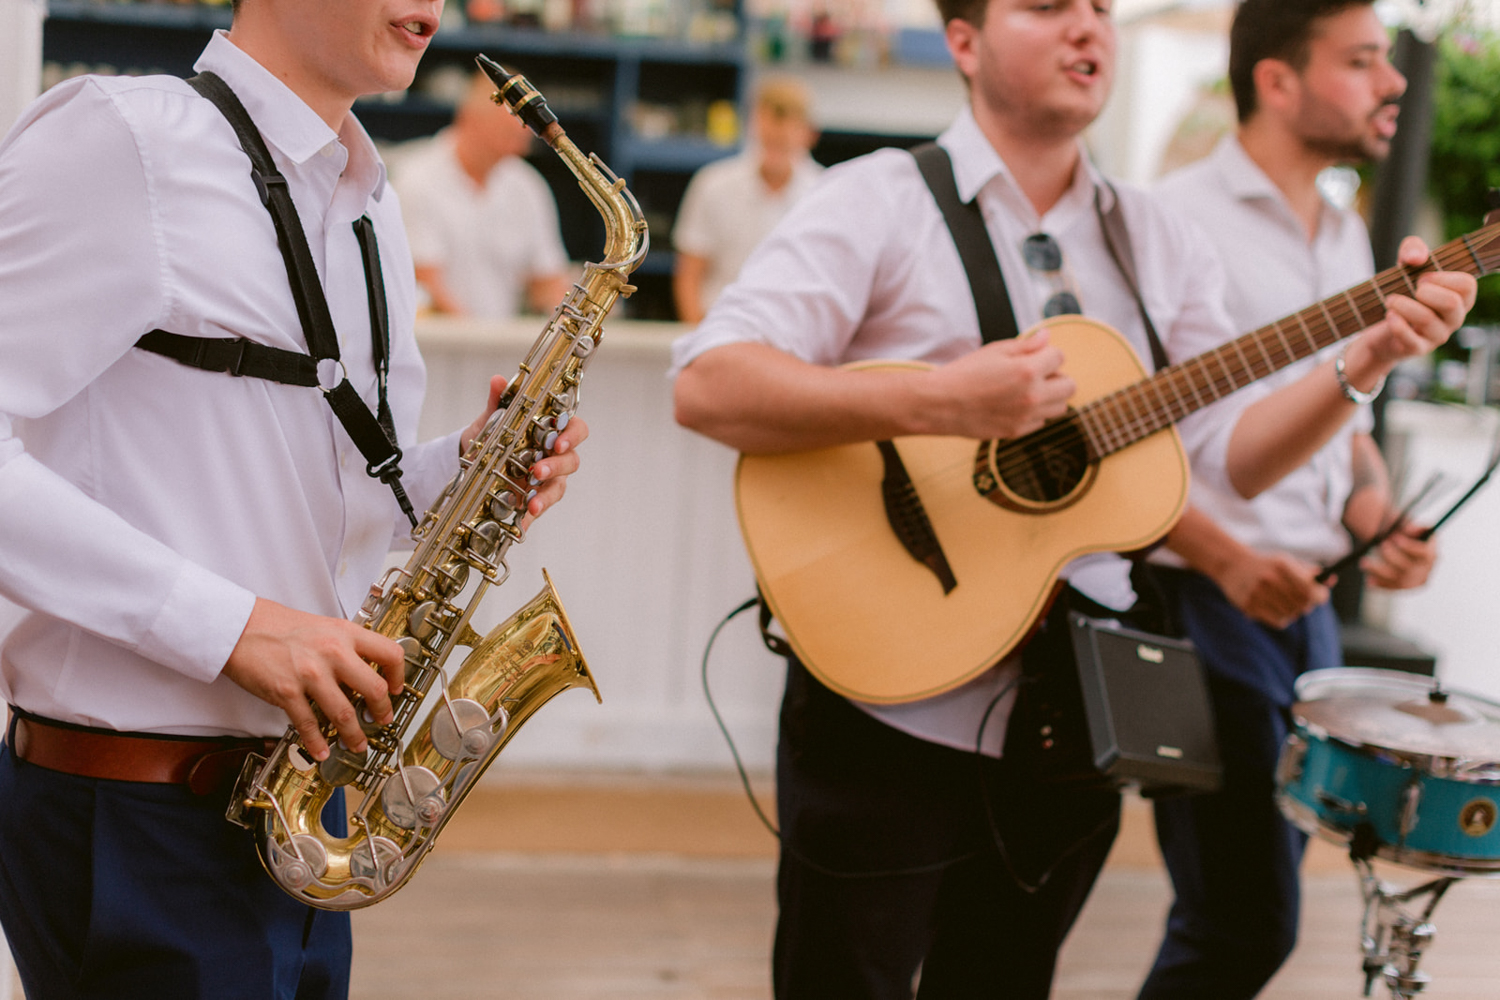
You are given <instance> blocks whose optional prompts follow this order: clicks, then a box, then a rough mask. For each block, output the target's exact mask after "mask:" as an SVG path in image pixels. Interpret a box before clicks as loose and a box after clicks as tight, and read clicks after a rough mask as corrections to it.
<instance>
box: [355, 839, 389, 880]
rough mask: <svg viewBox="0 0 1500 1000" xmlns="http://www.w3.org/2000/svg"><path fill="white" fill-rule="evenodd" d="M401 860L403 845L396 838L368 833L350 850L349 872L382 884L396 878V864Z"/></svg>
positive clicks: (358, 877)
mask: <svg viewBox="0 0 1500 1000" xmlns="http://www.w3.org/2000/svg"><path fill="white" fill-rule="evenodd" d="M400 860H401V847H400V845H398V844H397V843H396V842H395V841H394V840H391V839H390V838H389V837H374V836H370V835H369V834H366V835H365V838H364V839H363V840H361V841H359V842H358V843H356V844H355V845H354V847H353V848H352V849H351V850H350V852H349V874H350V875H351V876H352V877H354V878H357V879H366V880H369V881H371V882H374V883H375V884H376V885H377V886H381V885H384V884H385V883H387V882H389V881H391V880H393V879H394V877H395V871H394V864H395V862H398V861H400Z"/></svg>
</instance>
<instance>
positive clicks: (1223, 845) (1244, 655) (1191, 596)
mask: <svg viewBox="0 0 1500 1000" xmlns="http://www.w3.org/2000/svg"><path fill="white" fill-rule="evenodd" d="M1163 577H1164V582H1165V584H1166V588H1165V589H1166V590H1167V591H1168V594H1169V597H1171V598H1173V599H1174V606H1175V608H1176V609H1177V611H1178V613H1179V614H1180V616H1181V622H1182V625H1183V626H1184V628H1185V630H1186V632H1187V634H1188V636H1189V638H1191V639H1192V640H1193V642H1194V643H1195V644H1196V645H1197V647H1198V652H1199V655H1200V656H1201V657H1202V659H1203V664H1204V667H1205V669H1206V674H1207V679H1208V690H1209V696H1210V700H1211V702H1212V704H1213V710H1214V718H1215V724H1216V727H1217V731H1218V736H1219V751H1220V754H1221V755H1222V757H1223V762H1224V783H1223V787H1222V788H1221V789H1220V790H1219V791H1217V792H1213V793H1210V794H1206V795H1192V796H1186V797H1182V798H1173V799H1165V800H1162V801H1159V802H1157V803H1156V837H1157V842H1158V843H1159V844H1160V845H1161V852H1162V857H1163V858H1164V859H1165V861H1166V865H1167V871H1168V873H1169V874H1170V875H1171V878H1172V887H1173V889H1174V890H1175V892H1176V899H1175V901H1174V902H1173V904H1172V909H1171V911H1170V913H1169V914H1168V916H1167V929H1166V937H1165V939H1164V940H1163V941H1162V945H1161V949H1160V951H1159V952H1158V953H1157V956H1156V964H1155V966H1154V967H1153V968H1152V970H1151V973H1150V975H1149V976H1148V977H1147V979H1146V982H1145V984H1144V985H1143V986H1142V988H1141V992H1140V997H1141V1000H1169V998H1184V1000H1186V998H1193V1000H1202V998H1206V997H1212V998H1213V1000H1237V998H1249V997H1253V996H1255V995H1256V994H1257V993H1259V992H1260V990H1261V988H1262V987H1264V986H1265V984H1266V983H1267V982H1268V981H1269V980H1270V979H1271V977H1272V976H1273V975H1275V974H1276V970H1277V969H1279V968H1281V965H1282V963H1283V962H1285V961H1286V959H1287V956H1289V955H1290V954H1291V952H1292V948H1293V947H1294V946H1295V944H1296V942H1297V913H1298V907H1299V904H1300V891H1299V885H1298V876H1297V869H1298V868H1299V866H1300V865H1301V862H1302V851H1303V848H1304V846H1305V845H1306V843H1307V838H1306V837H1305V836H1304V835H1303V834H1302V833H1301V832H1300V831H1299V830H1297V829H1296V827H1294V826H1292V825H1291V824H1290V823H1288V822H1287V821H1286V820H1285V819H1284V818H1283V817H1282V815H1281V812H1280V810H1279V809H1278V808H1277V806H1276V761H1277V759H1278V757H1279V756H1280V752H1281V745H1282V743H1283V741H1284V740H1285V739H1286V736H1287V732H1288V727H1289V724H1290V713H1289V709H1290V708H1291V705H1292V702H1293V701H1294V700H1295V691H1294V689H1295V684H1296V680H1297V678H1298V677H1299V676H1301V675H1302V674H1303V673H1305V672H1306V671H1309V670H1317V669H1322V668H1324V667H1334V666H1338V665H1339V664H1340V663H1341V662H1342V653H1341V647H1340V644H1339V631H1338V620H1337V618H1336V617H1335V615H1334V613H1333V609H1332V607H1331V606H1330V605H1327V604H1325V605H1323V606H1322V607H1319V608H1316V609H1315V610H1313V611H1312V612H1311V613H1310V614H1308V615H1307V616H1305V617H1303V618H1301V619H1299V620H1298V621H1296V622H1293V623H1292V625H1291V626H1290V627H1288V628H1286V629H1273V628H1269V627H1267V626H1265V625H1260V624H1258V623H1256V622H1253V621H1251V620H1250V619H1248V618H1246V617H1245V616H1244V615H1243V614H1242V613H1241V612H1240V611H1239V610H1238V609H1237V608H1235V607H1234V606H1233V605H1232V604H1231V603H1230V602H1229V600H1228V598H1226V597H1225V596H1224V594H1223V592H1221V591H1220V590H1219V589H1218V587H1216V586H1215V585H1214V584H1213V583H1212V582H1210V581H1209V580H1208V579H1207V578H1206V577H1203V576H1200V575H1199V574H1196V573H1169V574H1163Z"/></svg>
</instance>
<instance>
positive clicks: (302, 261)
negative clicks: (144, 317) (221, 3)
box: [136, 72, 417, 528]
mask: <svg viewBox="0 0 1500 1000" xmlns="http://www.w3.org/2000/svg"><path fill="white" fill-rule="evenodd" d="M187 82H188V84H189V85H190V86H191V87H192V88H193V89H194V90H196V91H198V93H200V94H202V95H203V96H204V97H205V98H207V99H208V100H210V101H212V102H213V104H214V106H215V107H217V108H218V109H219V111H220V112H221V113H222V114H223V115H224V118H225V119H226V120H227V121H228V122H229V125H230V127H231V128H233V129H234V134H235V136H236V137H238V139H239V141H240V148H241V149H243V150H244V151H245V155H246V156H248V157H249V158H250V179H251V180H252V181H254V182H255V190H256V192H257V193H258V194H259V195H260V200H261V204H263V205H265V206H266V210H267V211H268V212H270V213H271V220H272V222H273V223H274V225H275V227H276V244H277V246H278V247H279V248H280V250H281V258H282V261H283V262H284V263H285V265H286V273H287V280H288V282H289V283H290V284H291V289H292V299H293V301H294V302H295V303H296V305H297V317H298V319H299V320H300V321H301V323H302V331H303V336H304V337H306V339H307V347H308V351H309V353H308V354H299V353H298V352H296V351H286V350H282V349H281V348H277V347H270V346H268V345H265V344H258V343H255V342H254V341H250V340H246V339H244V338H239V337H236V338H214V337H188V336H183V335H181V334H176V333H170V332H168V331H165V330H152V331H151V332H150V333H148V334H146V335H145V336H143V337H141V338H140V340H138V341H136V346H137V347H139V348H141V349H142V350H147V351H151V352H152V353H155V354H161V355H164V356H165V357H169V358H171V359H173V360H174V361H178V362H181V363H182V364H185V365H189V366H191V367H194V368H201V369H204V370H206V371H213V372H227V373H229V374H231V375H236V376H249V377H252V378H262V379H267V380H269V381H272V382H278V383H281V384H283V385H296V386H305V387H311V386H318V387H320V388H321V383H320V382H319V380H318V363H319V362H321V361H335V362H337V361H339V341H338V333H337V332H336V331H335V329H334V326H333V317H332V315H331V314H330V313H329V311H328V300H327V299H326V298H325V297H324V295H323V286H322V284H321V283H320V282H319V280H318V270H317V268H316V267H315V266H314V264H313V260H312V252H311V251H310V250H309V249H308V246H307V234H306V233H304V232H303V230H302V220H301V219H300V218H299V217H298V215H297V207H296V205H295V204H294V203H293V202H292V193H291V190H290V188H289V187H288V185H287V179H286V177H285V176H284V175H282V173H281V172H280V171H279V170H277V169H276V163H275V161H274V160H273V159H272V158H271V151H270V150H269V149H267V148H266V144H265V141H264V140H263V139H262V138H261V135H260V131H259V130H258V129H256V127H255V123H254V122H253V121H252V120H251V119H250V114H249V112H247V111H246V110H245V106H244V105H243V104H241V103H240V99H239V98H238V97H236V96H235V93H234V91H233V90H231V89H230V87H229V85H228V84H226V83H225V82H224V81H223V80H221V79H220V78H219V77H218V76H216V75H215V74H213V73H209V72H204V73H200V74H199V75H197V76H195V77H192V78H190V79H189V80H188V81H187ZM354 232H355V235H356V237H358V239H359V245H360V251H361V257H362V259H363V261H364V267H365V287H366V289H367V291H368V294H369V306H370V340H371V354H372V356H373V358H374V361H375V370H376V375H377V379H378V385H379V397H380V400H379V405H378V416H377V415H376V414H373V413H371V412H370V408H369V407H368V406H366V405H365V401H364V400H363V399H362V398H360V395H359V392H358V391H357V390H355V388H354V386H353V385H352V384H350V382H349V378H348V375H347V373H344V374H343V377H342V378H341V379H340V381H339V383H338V385H336V386H334V387H333V388H332V389H323V390H322V391H323V395H324V397H325V398H326V399H327V400H328V405H329V407H331V408H332V410H333V413H334V415H335V416H336V417H337V418H338V420H339V423H340V424H342V425H343V428H344V430H345V431H346V432H347V433H348V435H349V437H350V439H351V440H352V441H353V442H354V445H355V447H357V448H358V449H359V451H360V454H361V455H363V456H364V458H365V462H366V466H365V471H366V472H367V473H368V474H369V475H370V476H371V477H372V478H374V479H379V480H380V481H381V482H383V483H385V484H386V485H387V486H389V487H390V488H391V492H392V493H393V494H395V497H396V502H397V503H398V504H400V506H401V510H402V512H403V513H404V514H405V515H406V516H407V519H408V520H410V521H411V525H412V527H413V528H415V527H416V526H417V515H416V512H415V511H413V510H412V506H411V501H410V500H409V499H408V498H407V496H406V490H405V489H403V488H402V486H401V449H400V448H398V447H397V446H396V434H395V427H394V422H393V421H392V419H391V413H390V404H389V403H388V402H387V400H386V383H387V375H388V372H389V368H390V318H389V315H388V313H387V310H386V302H385V285H384V282H383V280H382V279H381V274H380V252H379V250H378V249H377V247H376V243H375V229H374V226H372V225H371V223H370V220H369V218H368V217H361V218H360V219H359V220H358V221H356V222H355V223H354ZM339 370H340V372H341V373H342V370H343V369H342V364H340V366H339Z"/></svg>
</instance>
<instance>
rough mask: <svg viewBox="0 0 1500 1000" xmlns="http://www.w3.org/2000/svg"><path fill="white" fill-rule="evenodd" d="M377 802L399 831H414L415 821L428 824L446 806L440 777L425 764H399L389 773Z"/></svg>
mask: <svg viewBox="0 0 1500 1000" xmlns="http://www.w3.org/2000/svg"><path fill="white" fill-rule="evenodd" d="M380 804H381V806H382V807H383V808H384V809H385V815H386V818H387V819H389V820H390V821H391V823H392V824H394V825H396V826H398V827H400V828H401V829H403V830H415V829H416V828H417V825H418V824H419V823H420V824H421V825H423V826H432V825H433V824H435V823H436V822H437V821H438V820H439V819H441V818H442V815H443V813H444V812H446V811H447V809H448V803H447V801H446V800H444V798H443V782H442V779H440V778H439V777H438V776H437V775H436V774H434V773H433V772H432V771H431V770H430V769H428V768H425V767H402V768H401V770H399V771H397V772H396V773H395V774H392V775H389V776H388V777H387V778H386V779H385V786H384V787H383V788H382V789H381V792H380Z"/></svg>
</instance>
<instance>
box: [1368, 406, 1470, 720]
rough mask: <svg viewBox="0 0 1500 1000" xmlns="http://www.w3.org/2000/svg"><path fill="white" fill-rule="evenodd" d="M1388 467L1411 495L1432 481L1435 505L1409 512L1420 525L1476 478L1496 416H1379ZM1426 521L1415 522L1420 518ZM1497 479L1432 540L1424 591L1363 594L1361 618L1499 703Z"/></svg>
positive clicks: (1453, 680)
mask: <svg viewBox="0 0 1500 1000" xmlns="http://www.w3.org/2000/svg"><path fill="white" fill-rule="evenodd" d="M1386 428H1387V442H1388V445H1387V450H1388V452H1389V453H1390V458H1391V463H1392V467H1393V468H1397V469H1400V468H1402V467H1403V466H1404V467H1405V468H1406V470H1407V471H1406V477H1405V478H1406V481H1407V482H1408V483H1409V484H1411V488H1412V489H1413V490H1414V489H1415V488H1416V487H1418V486H1420V485H1421V484H1422V483H1424V482H1426V481H1427V479H1428V477H1429V476H1430V475H1431V474H1432V473H1434V472H1441V473H1443V474H1444V475H1445V476H1446V477H1447V478H1446V480H1445V483H1446V486H1445V488H1444V489H1443V490H1442V496H1434V498H1433V500H1432V501H1431V502H1430V503H1424V504H1423V505H1422V508H1421V509H1420V510H1418V511H1416V512H1415V513H1416V515H1417V519H1418V521H1430V520H1431V517H1433V516H1436V515H1437V514H1439V513H1441V512H1442V511H1443V510H1444V509H1446V507H1447V506H1448V504H1449V503H1450V502H1452V501H1453V500H1456V499H1457V498H1458V495H1460V494H1461V493H1462V492H1463V490H1464V489H1465V488H1467V487H1468V485H1469V484H1470V483H1472V482H1474V480H1476V479H1477V478H1479V475H1480V473H1482V472H1483V471H1484V467H1485V465H1486V464H1487V462H1488V461H1489V458H1490V454H1491V449H1492V448H1493V447H1494V445H1495V442H1496V434H1497V428H1500V413H1497V412H1496V411H1495V410H1493V409H1488V408H1485V409H1472V408H1468V407H1461V406H1445V405H1439V404H1433V403H1407V402H1394V403H1391V404H1390V405H1389V406H1388V407H1387V409H1386ZM1424 514H1426V515H1429V516H1427V517H1423V516H1422V515H1424ZM1497 524H1500V475H1497V476H1496V477H1495V480H1494V481H1493V482H1492V483H1491V484H1489V485H1487V486H1486V487H1485V488H1484V489H1483V490H1481V491H1480V492H1479V493H1478V494H1477V495H1476V496H1475V497H1474V498H1473V499H1472V500H1470V501H1469V503H1468V504H1466V505H1465V506H1464V508H1463V509H1462V510H1461V511H1460V512H1459V513H1458V514H1456V515H1455V516H1454V518H1453V519H1452V520H1451V521H1449V522H1448V523H1447V524H1446V525H1444V526H1443V528H1442V529H1441V531H1440V532H1439V533H1438V535H1437V536H1436V537H1437V542H1438V561H1437V565H1436V566H1435V567H1434V569H1433V573H1432V577H1431V579H1430V580H1429V581H1428V583H1427V586H1426V587H1424V588H1422V589H1420V590H1413V591H1402V592H1399V593H1396V594H1391V595H1388V596H1382V595H1379V594H1378V592H1370V594H1369V596H1367V598H1366V617H1368V618H1371V619H1373V620H1376V621H1377V623H1379V624H1383V625H1384V626H1385V627H1386V628H1387V629H1389V630H1390V631H1392V632H1394V633H1396V634H1397V635H1400V636H1402V637H1404V638H1407V639H1411V640H1413V641H1414V642H1416V643H1418V644H1419V645H1421V646H1422V647H1424V648H1425V649H1427V650H1428V651H1429V652H1431V653H1433V654H1435V655H1436V656H1437V672H1438V676H1439V677H1440V678H1442V680H1443V682H1444V683H1445V684H1448V685H1451V686H1452V687H1454V688H1458V689H1460V690H1467V691H1470V692H1472V693H1474V694H1478V695H1481V696H1484V697H1487V698H1490V699H1492V700H1494V701H1497V702H1500V614H1497V613H1496V610H1497V609H1500V531H1497V530H1496V525H1497Z"/></svg>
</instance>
